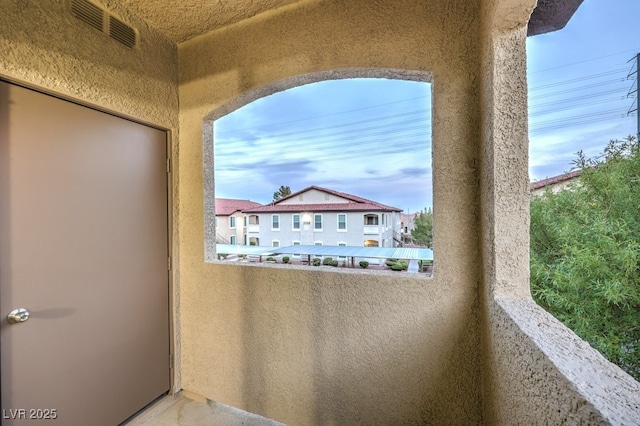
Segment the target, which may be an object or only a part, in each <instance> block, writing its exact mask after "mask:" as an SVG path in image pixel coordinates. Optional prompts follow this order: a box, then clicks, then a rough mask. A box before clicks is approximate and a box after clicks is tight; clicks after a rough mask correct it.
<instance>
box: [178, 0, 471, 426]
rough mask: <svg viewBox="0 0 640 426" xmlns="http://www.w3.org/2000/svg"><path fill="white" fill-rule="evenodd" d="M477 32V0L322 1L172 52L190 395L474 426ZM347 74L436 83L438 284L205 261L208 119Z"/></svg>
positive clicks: (372, 419)
mask: <svg viewBox="0 0 640 426" xmlns="http://www.w3.org/2000/svg"><path fill="white" fill-rule="evenodd" d="M477 34H478V2H469V1H466V0H464V1H463V0H459V1H450V0H442V1H429V2H425V1H421V0H406V1H402V2H371V1H369V0H355V1H349V2H343V1H339V0H328V1H305V2H302V3H301V4H299V5H295V6H292V7H286V8H283V9H280V10H278V12H277V13H272V14H266V15H262V16H260V17H258V18H255V19H251V20H249V21H247V22H243V23H240V24H237V25H234V26H230V27H227V28H225V29H222V30H219V31H216V32H213V33H210V34H208V35H205V36H201V37H198V38H196V39H193V40H191V41H188V42H185V43H182V44H180V45H179V60H180V107H181V115H180V135H181V153H180V154H181V167H180V182H181V195H182V196H181V200H182V203H181V206H180V208H181V214H182V216H181V222H180V235H181V237H180V245H181V257H180V270H181V286H182V305H181V323H182V330H181V332H182V347H183V358H182V366H183V374H182V375H183V387H184V388H185V389H187V390H190V391H193V392H196V393H199V394H201V395H204V396H206V397H208V398H210V399H213V400H217V401H221V402H224V403H227V404H230V405H234V406H238V407H241V408H244V409H247V410H249V411H251V412H255V413H258V414H261V415H264V416H267V417H270V418H274V419H276V420H279V421H283V422H287V423H290V424H314V423H316V424H323V423H325V424H425V423H432V424H433V423H449V424H456V423H457V424H477V423H479V422H480V415H481V401H480V374H479V361H478V356H479V352H478V343H479V339H478V327H477V324H478V321H479V310H478V304H477V303H478V299H477V284H478V280H479V275H478V273H479V259H478V254H479V253H478V250H477V226H478V222H477V217H476V209H475V206H477V205H478V201H477V197H478V186H477V185H478V179H477V159H476V144H477V140H478V139H477V138H478V132H477V127H478V122H479V117H478V108H477V106H478V88H477V87H476V82H477V80H478V78H477V75H476V72H477V68H478V67H477V60H478V58H477V54H476V42H477ZM400 70H402V71H400ZM356 76H369V77H372V76H377V77H386V78H393V77H398V78H412V79H422V80H424V81H428V80H429V79H430V76H433V104H434V106H433V111H434V114H433V120H432V123H433V141H434V142H433V158H434V160H433V164H434V185H435V188H434V193H435V194H436V196H435V200H434V214H435V223H436V230H435V252H436V262H437V269H436V270H437V273H436V276H435V278H433V279H425V278H424V277H422V278H419V277H407V276H403V277H402V278H400V277H401V276H400V275H385V276H380V275H376V274H373V273H341V272H320V271H317V270H316V271H310V270H303V269H283V268H277V267H274V268H269V267H266V266H253V267H251V266H250V267H240V266H231V265H222V264H219V263H215V262H213V263H206V262H204V259H205V252H204V245H205V244H204V242H205V237H210V236H211V235H212V233H210V232H209V231H207V233H208V235H207V234H205V232H204V229H205V223H204V222H203V211H204V205H203V176H205V182H206V185H207V187H208V188H212V186H213V185H212V182H213V178H212V177H211V176H210V175H209V174H210V169H211V168H212V161H214V160H211V159H207V156H212V152H211V151H212V150H211V143H212V139H211V137H212V136H211V134H212V133H211V123H210V122H208V120H213V119H215V118H216V117H219V116H221V115H223V114H225V113H228V112H230V111H232V110H234V109H235V108H237V107H239V106H241V105H243V104H245V103H247V102H250V101H251V100H253V99H256V98H258V97H261V96H264V95H267V94H270V93H273V92H275V91H278V90H283V89H286V88H288V87H293V86H295V85H299V84H303V83H309V82H312V81H318V80H322V79H327V78H345V77H356ZM203 120H205V122H204V125H203ZM203 127H204V132H203ZM203 139H204V147H203V142H202V141H203ZM203 148H204V158H203ZM203 162H204V163H205V164H206V165H207V168H206V169H204V170H203ZM416 184H420V182H416ZM206 198H207V203H208V204H207V205H210V203H211V202H212V199H211V195H210V194H209V195H206ZM460 206H465V208H460ZM207 226H209V225H207ZM209 258H211V259H212V257H211V256H209Z"/></svg>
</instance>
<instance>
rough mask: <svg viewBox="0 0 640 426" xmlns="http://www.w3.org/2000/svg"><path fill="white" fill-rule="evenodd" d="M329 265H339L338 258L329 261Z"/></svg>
mask: <svg viewBox="0 0 640 426" xmlns="http://www.w3.org/2000/svg"><path fill="white" fill-rule="evenodd" d="M329 265H331V266H333V267H337V266H338V261H337V260H332V261H331V262H329Z"/></svg>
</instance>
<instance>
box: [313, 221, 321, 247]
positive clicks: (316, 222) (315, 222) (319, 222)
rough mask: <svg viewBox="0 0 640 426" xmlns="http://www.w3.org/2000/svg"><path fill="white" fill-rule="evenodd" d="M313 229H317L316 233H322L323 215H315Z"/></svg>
mask: <svg viewBox="0 0 640 426" xmlns="http://www.w3.org/2000/svg"><path fill="white" fill-rule="evenodd" d="M313 229H315V230H316V231H322V215H321V214H314V215H313ZM320 245H322V244H320Z"/></svg>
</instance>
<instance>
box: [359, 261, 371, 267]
mask: <svg viewBox="0 0 640 426" xmlns="http://www.w3.org/2000/svg"><path fill="white" fill-rule="evenodd" d="M360 267H361V268H368V267H369V262H367V261H366V260H361V261H360Z"/></svg>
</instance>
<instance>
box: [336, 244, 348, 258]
mask: <svg viewBox="0 0 640 426" xmlns="http://www.w3.org/2000/svg"><path fill="white" fill-rule="evenodd" d="M346 246H347V243H338V247H346ZM346 258H347V256H338V259H342V260H344V259H346Z"/></svg>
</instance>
